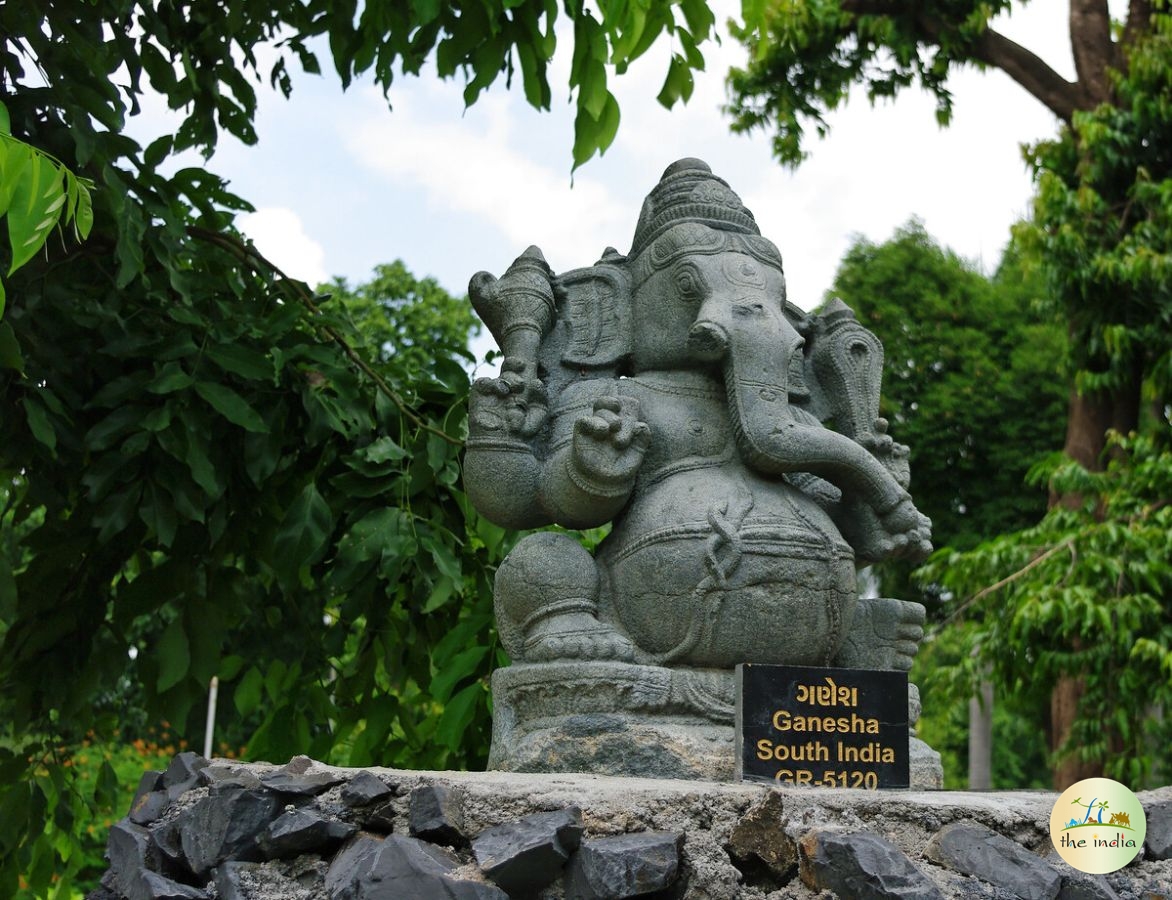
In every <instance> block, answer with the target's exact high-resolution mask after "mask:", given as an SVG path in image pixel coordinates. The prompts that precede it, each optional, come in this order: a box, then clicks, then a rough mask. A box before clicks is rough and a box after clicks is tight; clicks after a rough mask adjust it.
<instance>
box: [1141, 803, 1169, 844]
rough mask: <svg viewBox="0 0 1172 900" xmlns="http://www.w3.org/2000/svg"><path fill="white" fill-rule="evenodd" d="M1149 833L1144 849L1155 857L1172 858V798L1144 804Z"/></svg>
mask: <svg viewBox="0 0 1172 900" xmlns="http://www.w3.org/2000/svg"><path fill="white" fill-rule="evenodd" d="M1144 816H1145V817H1146V818H1147V821H1148V833H1147V837H1146V838H1145V839H1144V849H1145V850H1146V851H1147V854H1148V855H1149V856H1150V857H1152V858H1153V859H1172V800H1162V801H1160V802H1159V803H1153V804H1151V805H1150V806H1148V805H1145V806H1144Z"/></svg>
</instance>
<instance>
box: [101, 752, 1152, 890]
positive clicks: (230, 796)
mask: <svg viewBox="0 0 1172 900" xmlns="http://www.w3.org/2000/svg"><path fill="white" fill-rule="evenodd" d="M1054 799H1055V795H1053V794H1050V793H1045V792H1031V793H1025V792H1023V793H986V794H973V793H958V792H914V791H883V792H867V791H857V790H828V789H822V788H784V789H771V788H769V787H766V786H761V785H751V784H730V783H718V782H697V781H668V780H650V779H627V778H607V777H602V776H591V775H524V774H516V773H504V772H489V773H472V772H444V773H436V772H409V771H399V770H391V769H371V770H362V771H360V770H352V769H334V768H329V767H326V766H323V765H320V764H318V763H315V762H313V761H312V760H310V759H308V758H306V757H298V758H296V759H294V760H293V761H292V762H290V763H289V764H288V765H285V766H272V765H266V764H260V763H258V764H238V763H232V762H229V761H226V760H213V761H211V762H209V761H208V760H205V759H202V758H200V757H198V756H196V755H195V754H191V753H185V754H181V755H180V756H178V757H176V758H175V760H174V761H173V762H172V764H171V766H170V768H169V769H168V770H167V771H166V772H164V773H157V772H152V773H148V774H147V775H145V776H144V777H143V780H142V784H141V785H140V788H139V791H138V795H137V797H136V798H135V801H134V804H133V807H132V809H131V811H130V813H129V815H128V816H127V817H126V818H125V819H123V820H122V821H120V822H118V823H117V824H116V825H115V826H114V827H113V829H112V830H111V832H110V837H109V850H108V855H109V861H110V868H109V871H108V872H107V873H106V875H105V877H104V879H103V887H102V888H101V889H100V890H99V891H97V892H95V893H94V894H91V896H90V898H89V900H115V898H117V900H123V898H124V900H217V898H218V900H383V898H386V900H392V898H396V900H397V898H403V900H430V898H446V900H451V898H459V900H465V898H467V900H480V898H485V900H493V898H497V900H506V898H534V900H560V898H598V900H604V898H605V900H619V898H625V897H647V898H658V900H691V898H694V900H733V898H746V900H763V898H770V900H781V898H792V900H813V898H818V900H830V898H833V897H839V898H842V900H853V898H861V900H872V898H875V900H878V898H917V900H920V898H922V900H929V898H942V900H943V898H975V900H982V898H987V900H1011V898H1015V897H1018V898H1024V900H1114V898H1118V900H1172V788H1163V789H1160V790H1157V791H1149V792H1146V793H1143V794H1140V800H1141V802H1142V803H1143V805H1144V809H1145V811H1146V813H1147V818H1148V839H1147V842H1146V844H1145V846H1144V848H1143V850H1142V851H1141V853H1140V856H1139V857H1138V858H1137V859H1136V860H1135V861H1134V862H1132V863H1131V864H1130V865H1128V866H1127V867H1125V868H1124V869H1122V870H1120V871H1119V872H1116V873H1113V874H1110V875H1106V876H1092V875H1085V874H1082V873H1079V872H1077V871H1075V870H1074V869H1072V868H1070V867H1069V866H1067V865H1066V864H1065V863H1064V862H1063V861H1062V860H1061V859H1059V858H1058V856H1057V854H1056V853H1054V851H1053V849H1052V846H1051V843H1050V838H1049V834H1048V829H1047V823H1048V821H1049V814H1050V808H1051V806H1052V804H1053V802H1054Z"/></svg>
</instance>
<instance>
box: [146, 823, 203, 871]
mask: <svg viewBox="0 0 1172 900" xmlns="http://www.w3.org/2000/svg"><path fill="white" fill-rule="evenodd" d="M151 846H152V847H153V849H154V851H155V853H156V855H157V858H158V860H159V867H158V868H159V871H161V872H163V873H165V874H170V875H178V876H181V877H186V876H189V875H192V874H194V873H193V872H192V871H191V867H190V866H189V865H188V864H187V857H186V856H185V855H184V853H183V844H182V841H181V840H180V837H179V826H178V824H177V823H176V822H175V821H172V822H162V823H157V824H156V825H154V826H153V827H152V828H151Z"/></svg>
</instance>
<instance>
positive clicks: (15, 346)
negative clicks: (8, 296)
mask: <svg viewBox="0 0 1172 900" xmlns="http://www.w3.org/2000/svg"><path fill="white" fill-rule="evenodd" d="M3 312H4V288H3V285H2V283H0V315H3ZM0 369H13V370H15V371H17V372H19V373H21V374H22V375H23V374H24V356H23V355H22V354H21V352H20V341H18V340H17V339H16V332H14V331H13V330H12V326H11V325H9V324H8V323H7V322H0Z"/></svg>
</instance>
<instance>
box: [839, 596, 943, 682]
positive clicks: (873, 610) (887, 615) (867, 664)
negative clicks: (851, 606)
mask: <svg viewBox="0 0 1172 900" xmlns="http://www.w3.org/2000/svg"><path fill="white" fill-rule="evenodd" d="M924 618H925V611H924V607H923V606H921V605H920V604H919V603H913V602H911V601H909V600H893V599H890V598H887V597H877V598H872V599H864V600H859V601H858V604H857V605H856V606H855V612H854V616H853V617H852V618H851V623H850V629H849V630H848V631H847V633H846V637H845V638H844V640H843V643H842V649H840V650H839V651H838V657H837V659H836V663H837V664H838V665H840V666H842V667H843V668H846V669H895V670H897V671H901V672H906V671H907V670H908V669H910V668H911V667H912V660H914V659H915V656H916V651H917V650H918V649H919V646H920V641H921V640H922V639H923V637H924Z"/></svg>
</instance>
